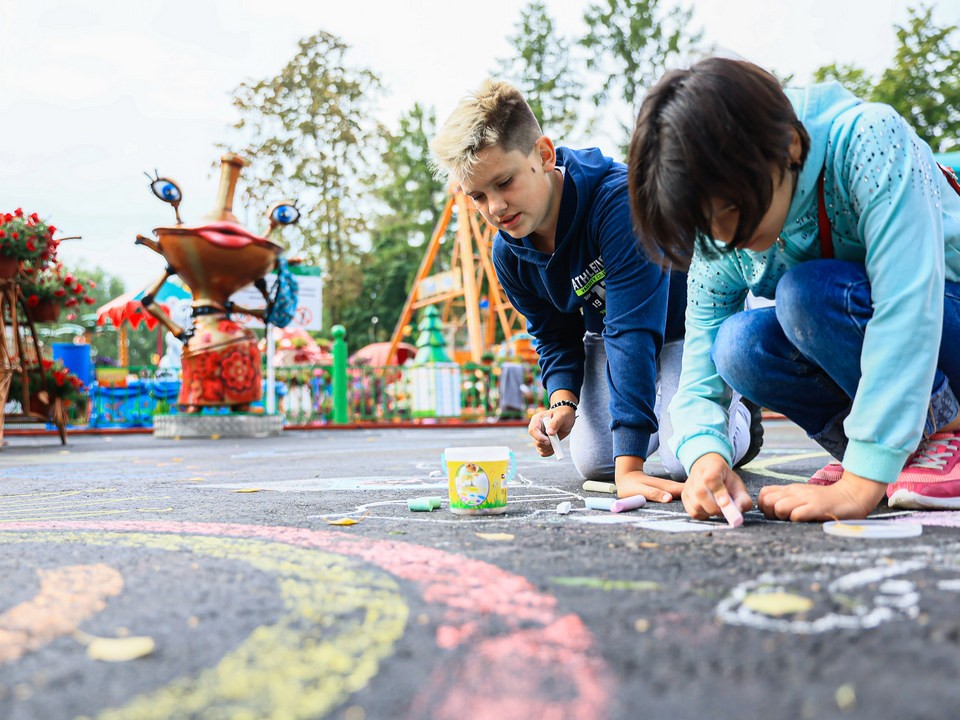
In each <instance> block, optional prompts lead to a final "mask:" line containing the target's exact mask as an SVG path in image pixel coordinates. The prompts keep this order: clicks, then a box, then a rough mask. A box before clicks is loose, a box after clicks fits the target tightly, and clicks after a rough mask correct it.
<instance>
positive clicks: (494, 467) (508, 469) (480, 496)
mask: <svg viewBox="0 0 960 720" xmlns="http://www.w3.org/2000/svg"><path fill="white" fill-rule="evenodd" d="M440 462H441V464H443V465H444V468H445V470H446V472H447V478H448V479H449V488H450V510H451V512H453V513H456V514H457V515H497V514H499V513H503V512H506V511H507V483H508V482H509V481H510V480H512V479H513V477H514V476H515V475H516V472H517V462H516V458H515V457H514V455H513V452H512V451H511V450H510V448H508V447H503V446H489V447H462V448H447V449H446V450H444V452H443V455H441V456H440Z"/></svg>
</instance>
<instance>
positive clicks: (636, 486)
mask: <svg viewBox="0 0 960 720" xmlns="http://www.w3.org/2000/svg"><path fill="white" fill-rule="evenodd" d="M643 463H644V458H642V457H635V456H633V455H620V456H619V457H618V458H617V460H616V464H617V470H616V479H617V496H618V497H621V498H626V497H631V496H632V495H643V496H644V497H645V498H646V499H647V500H651V501H653V502H664V503H667V502H670V501H671V500H676V499H678V498H679V497H680V493H682V492H683V483H678V482H674V481H673V480H665V479H664V478H658V477H654V476H653V475H647V474H646V473H645V472H644V471H643Z"/></svg>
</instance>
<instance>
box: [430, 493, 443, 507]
mask: <svg viewBox="0 0 960 720" xmlns="http://www.w3.org/2000/svg"><path fill="white" fill-rule="evenodd" d="M427 500H429V501H430V509H431V510H436V509H438V508H439V507H440V506H441V505H443V498H442V497H440V496H439V495H431V496H430V497H428V498H427Z"/></svg>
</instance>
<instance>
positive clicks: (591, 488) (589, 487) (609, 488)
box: [580, 480, 617, 495]
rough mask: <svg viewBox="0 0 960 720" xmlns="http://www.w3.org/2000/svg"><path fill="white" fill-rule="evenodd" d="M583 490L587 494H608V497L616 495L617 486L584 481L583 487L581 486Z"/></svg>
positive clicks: (608, 483)
mask: <svg viewBox="0 0 960 720" xmlns="http://www.w3.org/2000/svg"><path fill="white" fill-rule="evenodd" d="M580 487H582V488H583V489H584V490H586V491H587V492H602V493H609V494H610V495H616V494H617V485H616V483H612V482H599V481H597V480H585V481H584V483H583V485H581V486H580Z"/></svg>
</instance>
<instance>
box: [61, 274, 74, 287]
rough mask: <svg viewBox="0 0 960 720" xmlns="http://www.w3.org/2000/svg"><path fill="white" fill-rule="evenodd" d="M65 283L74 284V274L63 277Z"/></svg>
mask: <svg viewBox="0 0 960 720" xmlns="http://www.w3.org/2000/svg"><path fill="white" fill-rule="evenodd" d="M63 284H64V285H73V275H67V276H66V277H65V278H64V279H63Z"/></svg>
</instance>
